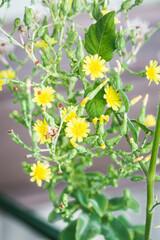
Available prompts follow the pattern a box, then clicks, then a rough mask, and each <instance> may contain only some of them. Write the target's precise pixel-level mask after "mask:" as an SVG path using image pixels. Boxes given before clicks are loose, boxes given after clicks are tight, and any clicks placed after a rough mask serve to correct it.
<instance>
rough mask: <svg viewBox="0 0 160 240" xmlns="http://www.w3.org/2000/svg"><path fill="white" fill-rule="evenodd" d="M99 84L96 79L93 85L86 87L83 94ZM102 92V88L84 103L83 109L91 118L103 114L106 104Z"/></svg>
mask: <svg viewBox="0 0 160 240" xmlns="http://www.w3.org/2000/svg"><path fill="white" fill-rule="evenodd" d="M99 84H100V82H99V81H96V82H95V83H94V86H93V87H91V88H89V89H87V91H86V92H85V96H86V95H87V94H88V93H89V92H91V91H93V90H94V89H95V88H96V87H98V86H99ZM104 93H105V92H104V88H102V89H101V90H100V91H99V92H98V93H97V94H96V96H95V97H94V98H93V99H92V100H90V101H88V102H87V103H86V106H85V109H86V112H87V113H88V115H89V116H90V117H91V118H95V117H98V118H99V117H100V116H101V115H102V114H104V111H105V105H106V100H105V99H104V98H103V96H104Z"/></svg>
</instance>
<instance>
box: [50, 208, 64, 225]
mask: <svg viewBox="0 0 160 240" xmlns="http://www.w3.org/2000/svg"><path fill="white" fill-rule="evenodd" d="M59 219H61V216H60V214H59V213H56V212H55V210H54V209H53V210H52V212H50V214H49V216H48V221H49V222H51V223H53V222H55V221H57V220H59Z"/></svg>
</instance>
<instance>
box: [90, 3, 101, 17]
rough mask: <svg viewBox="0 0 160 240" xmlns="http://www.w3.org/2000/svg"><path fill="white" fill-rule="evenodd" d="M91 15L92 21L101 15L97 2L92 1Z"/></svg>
mask: <svg viewBox="0 0 160 240" xmlns="http://www.w3.org/2000/svg"><path fill="white" fill-rule="evenodd" d="M92 15H93V17H94V19H96V20H99V19H100V18H101V17H102V16H103V15H102V13H101V10H100V5H99V3H98V2H96V1H94V3H93V11H92Z"/></svg>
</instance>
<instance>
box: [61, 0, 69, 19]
mask: <svg viewBox="0 0 160 240" xmlns="http://www.w3.org/2000/svg"><path fill="white" fill-rule="evenodd" d="M70 9H71V4H70V2H69V0H63V1H62V4H61V10H62V12H63V15H64V16H67V15H68V13H69V11H70Z"/></svg>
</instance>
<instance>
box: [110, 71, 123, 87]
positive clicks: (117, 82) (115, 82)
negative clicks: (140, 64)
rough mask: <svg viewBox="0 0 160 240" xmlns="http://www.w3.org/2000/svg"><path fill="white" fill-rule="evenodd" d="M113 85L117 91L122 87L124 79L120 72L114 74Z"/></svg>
mask: <svg viewBox="0 0 160 240" xmlns="http://www.w3.org/2000/svg"><path fill="white" fill-rule="evenodd" d="M112 82H113V87H114V89H115V90H116V91H118V90H119V89H121V88H122V80H121V78H120V75H119V73H118V72H115V73H114V75H113V80H112Z"/></svg>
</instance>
